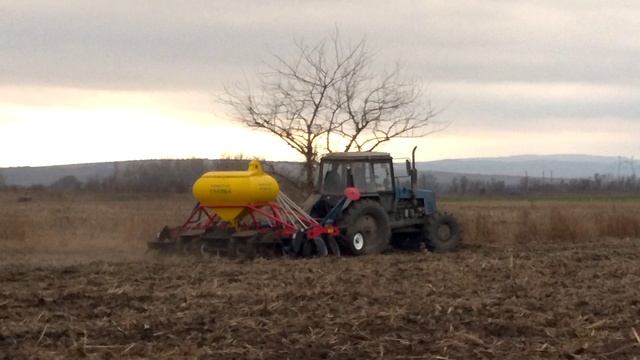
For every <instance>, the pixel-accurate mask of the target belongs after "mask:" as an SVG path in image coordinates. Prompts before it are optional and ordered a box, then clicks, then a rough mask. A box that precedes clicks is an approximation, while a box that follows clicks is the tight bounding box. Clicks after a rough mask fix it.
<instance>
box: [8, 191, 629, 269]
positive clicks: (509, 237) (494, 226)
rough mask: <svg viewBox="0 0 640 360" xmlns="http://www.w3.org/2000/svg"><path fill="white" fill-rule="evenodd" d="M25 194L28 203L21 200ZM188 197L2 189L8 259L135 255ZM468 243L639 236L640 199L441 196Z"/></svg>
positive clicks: (174, 220)
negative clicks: (37, 255)
mask: <svg viewBox="0 0 640 360" xmlns="http://www.w3.org/2000/svg"><path fill="white" fill-rule="evenodd" d="M25 196H27V197H31V199H32V200H31V201H28V202H24V201H19V200H20V199H21V198H24V197H25ZM193 204H194V201H193V199H192V198H191V196H190V195H188V194H185V195H159V196H150V195H97V194H60V193H58V194H51V193H33V194H25V193H16V192H2V193H0V243H1V245H0V246H1V248H2V249H3V250H4V251H3V253H4V254H5V255H6V256H5V260H16V259H17V260H19V261H22V260H23V258H24V257H28V256H30V255H31V254H33V253H39V252H41V253H46V254H49V255H52V257H51V258H56V256H57V258H58V259H59V260H60V261H65V260H68V259H74V260H76V261H77V260H78V259H83V258H86V259H89V260H90V259H95V258H100V259H104V258H118V259H121V258H136V257H139V256H141V254H143V253H144V250H145V241H146V240H148V239H150V238H152V237H153V236H154V235H155V234H156V232H157V231H159V230H160V229H161V228H162V226H163V225H165V224H170V225H177V224H180V223H181V222H182V221H184V219H185V217H186V216H187V215H188V213H189V211H190V209H191V207H192V206H193ZM440 206H441V207H442V208H443V209H445V210H447V211H450V212H453V213H454V214H455V215H456V216H457V217H458V218H459V219H460V221H461V223H462V224H463V228H464V232H465V233H464V237H465V242H467V243H472V244H473V243H476V244H492V243H500V244H514V245H518V244H520V245H522V244H530V243H533V242H541V241H576V240H586V239H597V238H603V237H617V238H627V237H631V238H637V237H640V201H612V200H598V201H579V200H576V201H551V200H544V201H543V200H540V201H513V200H499V201H495V200H492V201H475V200H474V201H464V200H463V201H459V200H458V201H451V202H447V201H443V202H441V204H440Z"/></svg>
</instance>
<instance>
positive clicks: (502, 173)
mask: <svg viewBox="0 0 640 360" xmlns="http://www.w3.org/2000/svg"><path fill="white" fill-rule="evenodd" d="M162 161H166V160H140V161H124V162H108V163H93V164H76V165H59V166H40V167H12V168H0V175H1V176H2V177H3V178H4V180H5V183H6V184H7V185H18V186H31V185H51V184H52V183H54V182H55V181H57V180H59V179H60V178H62V177H64V176H69V175H72V176H75V177H76V178H77V179H78V180H80V181H82V182H85V183H86V182H87V181H89V180H92V179H104V178H108V177H110V176H112V175H113V174H114V173H115V172H116V171H117V170H116V169H119V171H122V170H124V169H126V168H127V167H129V166H135V165H139V164H141V163H151V162H162ZM203 162H204V168H205V169H216V168H217V166H219V165H220V163H219V162H220V160H203ZM273 164H274V166H276V170H277V171H278V172H280V173H282V174H285V173H286V174H292V173H293V174H299V171H300V167H299V164H297V163H292V162H273ZM416 167H417V168H418V170H419V171H421V172H425V173H428V174H431V175H433V176H434V177H435V178H436V179H437V181H438V182H440V183H449V182H450V181H451V180H452V179H453V178H454V177H460V176H462V175H466V176H467V177H468V178H469V179H474V180H491V179H494V180H496V181H504V182H505V183H507V184H517V182H518V181H519V179H520V178H521V177H523V176H525V175H528V176H529V177H532V178H541V177H542V176H543V174H544V176H545V177H546V178H547V179H548V178H550V177H553V178H554V179H560V178H564V179H571V178H586V177H591V176H593V175H594V174H596V173H598V174H602V175H611V176H617V174H618V158H617V157H611V156H592V155H518V156H508V157H494V158H473V159H449V160H437V161H424V162H418V163H417V164H416ZM397 169H398V170H399V173H398V174H400V175H404V171H403V166H401V165H400V164H398V165H397ZM632 173H633V168H632V166H631V164H630V163H629V162H627V163H624V164H622V166H620V175H631V174H632Z"/></svg>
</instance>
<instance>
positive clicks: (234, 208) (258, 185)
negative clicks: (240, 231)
mask: <svg viewBox="0 0 640 360" xmlns="http://www.w3.org/2000/svg"><path fill="white" fill-rule="evenodd" d="M279 192H280V186H279V185H278V182H277V181H276V179H274V178H273V177H271V176H270V175H269V174H267V173H265V172H264V171H263V170H262V166H261V165H260V162H258V161H257V160H252V161H251V162H250V163H249V168H248V169H247V171H210V172H207V173H205V174H204V175H202V176H201V177H200V178H199V179H198V180H196V182H195V183H194V184H193V196H194V197H195V198H196V199H197V200H198V201H199V202H200V204H201V205H204V206H206V207H209V208H211V209H213V211H215V212H216V214H218V216H220V217H221V218H222V219H223V220H225V221H227V222H229V223H232V224H236V223H237V221H238V220H239V219H241V218H242V217H243V216H244V215H246V210H245V206H247V205H250V204H263V203H267V202H270V201H273V200H274V199H275V198H276V197H277V196H278V193H279Z"/></svg>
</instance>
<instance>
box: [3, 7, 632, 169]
mask: <svg viewBox="0 0 640 360" xmlns="http://www.w3.org/2000/svg"><path fill="white" fill-rule="evenodd" d="M638 19H640V3H637V2H632V1H617V0H612V1H607V2H603V1H596V0H563V1H555V0H538V1H492V2H477V1H470V0H469V1H467V0H452V1H438V0H426V1H422V0H420V1H418V0H416V1H412V0H398V1H394V2H388V1H382V0H380V1H362V2H358V1H352V2H341V1H303V2H300V1H284V0H276V1H269V2H264V1H237V2H228V1H198V0H192V1H182V2H171V1H166V2H149V3H145V2H135V3H132V2H125V1H102V0H95V1H92V2H89V3H87V2H81V3H77V4H71V3H61V2H58V1H44V2H43V1H20V2H2V1H1V0H0V167H6V166H27V165H28V166H38V165H50V164H69V163H83V162H96V161H115V160H134V159H149V158H154V159H158V158H190V157H207V158H216V157H219V156H220V155H221V154H223V153H228V154H236V153H243V154H245V155H247V156H259V157H264V158H268V159H273V160H300V157H299V156H298V155H297V154H296V153H295V152H294V151H293V150H291V149H290V148H289V147H288V146H287V145H286V144H285V143H284V142H282V141H280V140H278V139H277V138H274V137H273V136H271V135H269V134H267V133H264V132H259V131H255V130H248V129H246V128H243V127H241V126H238V124H236V123H233V122H231V121H229V119H228V113H227V112H226V110H225V109H223V108H221V107H220V106H219V105H216V102H215V101H214V99H215V98H216V97H217V95H219V94H220V92H221V90H222V89H223V87H224V86H225V85H233V84H234V83H237V82H242V81H244V80H245V78H249V79H251V78H252V76H253V74H255V73H256V72H257V71H259V70H261V69H263V67H262V65H261V64H262V62H263V60H268V59H269V58H270V54H278V55H279V56H282V57H284V58H287V57H290V56H291V55H292V54H293V46H292V43H293V40H294V38H297V39H306V40H307V41H308V42H314V41H315V40H317V39H319V38H321V37H323V36H326V35H327V34H329V33H331V32H332V31H334V29H335V28H339V29H340V32H341V35H342V37H343V38H345V39H347V40H348V41H358V40H360V39H361V38H362V37H363V36H364V37H366V39H367V44H368V47H369V48H370V49H371V50H372V52H373V53H375V54H376V60H378V61H377V63H378V65H380V67H383V66H388V65H390V64H394V63H395V62H396V61H399V62H400V64H401V66H402V67H403V69H404V70H405V71H406V73H407V74H408V75H410V76H412V77H415V79H417V80H418V81H421V82H423V83H424V84H425V85H426V88H427V95H428V96H427V99H428V100H430V101H431V103H432V104H433V105H434V106H435V107H436V108H444V111H443V112H442V114H441V115H440V116H439V117H438V118H437V120H438V121H441V122H443V123H447V124H449V126H448V127H447V128H446V130H444V131H441V132H438V133H436V134H433V135H431V136H429V137H427V138H424V139H414V140H412V139H398V140H395V141H392V142H391V143H389V144H387V145H385V146H383V147H382V148H380V150H383V151H389V152H392V153H394V154H395V155H396V156H398V157H403V156H407V155H408V154H409V152H410V151H411V148H412V147H413V146H414V145H418V146H419V149H420V151H419V152H418V159H419V160H436V159H443V158H467V157H486V156H504V155H517V154H557V153H583V154H593V155H622V156H636V157H639V156H640V141H639V139H640V61H638V59H640V41H638V40H637V36H636V34H640V21H638Z"/></svg>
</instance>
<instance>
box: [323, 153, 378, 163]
mask: <svg viewBox="0 0 640 360" xmlns="http://www.w3.org/2000/svg"><path fill="white" fill-rule="evenodd" d="M390 159H391V155H390V154H389V153H386V152H373V151H361V152H333V153H329V154H326V155H325V156H323V157H322V160H328V161H331V160H336V161H341V160H342V161H373V160H385V161H386V160H390Z"/></svg>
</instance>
